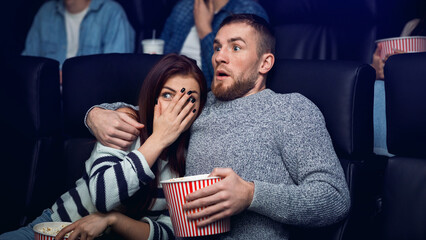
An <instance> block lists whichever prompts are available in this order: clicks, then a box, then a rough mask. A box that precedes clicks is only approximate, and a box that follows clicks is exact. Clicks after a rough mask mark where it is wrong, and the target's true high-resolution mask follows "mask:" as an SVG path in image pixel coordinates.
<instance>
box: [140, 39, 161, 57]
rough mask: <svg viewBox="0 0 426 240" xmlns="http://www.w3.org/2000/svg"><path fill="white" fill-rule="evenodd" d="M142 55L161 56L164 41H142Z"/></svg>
mask: <svg viewBox="0 0 426 240" xmlns="http://www.w3.org/2000/svg"><path fill="white" fill-rule="evenodd" d="M142 48H143V53H145V54H160V55H161V54H163V52H164V50H163V49H164V40H163V39H145V40H142Z"/></svg>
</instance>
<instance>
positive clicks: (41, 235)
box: [33, 222, 71, 240]
mask: <svg viewBox="0 0 426 240" xmlns="http://www.w3.org/2000/svg"><path fill="white" fill-rule="evenodd" d="M69 224H71V223H70V222H43V223H39V224H37V225H35V226H34V227H33V231H34V239H35V240H55V236H56V235H57V234H58V233H59V231H61V229H62V228H64V227H66V226H68V225H69ZM68 235H69V234H67V235H65V237H64V239H68Z"/></svg>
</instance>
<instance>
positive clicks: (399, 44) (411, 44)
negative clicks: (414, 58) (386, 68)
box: [376, 36, 426, 59]
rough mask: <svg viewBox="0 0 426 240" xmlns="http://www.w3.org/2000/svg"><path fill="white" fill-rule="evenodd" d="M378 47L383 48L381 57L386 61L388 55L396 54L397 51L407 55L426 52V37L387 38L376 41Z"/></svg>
mask: <svg viewBox="0 0 426 240" xmlns="http://www.w3.org/2000/svg"><path fill="white" fill-rule="evenodd" d="M376 43H377V46H382V51H381V52H380V57H381V58H382V59H385V58H386V56H387V55H389V54H394V53H395V50H400V51H403V52H406V53H412V52H426V37H422V36H412V37H397V38H385V39H380V40H377V41H376Z"/></svg>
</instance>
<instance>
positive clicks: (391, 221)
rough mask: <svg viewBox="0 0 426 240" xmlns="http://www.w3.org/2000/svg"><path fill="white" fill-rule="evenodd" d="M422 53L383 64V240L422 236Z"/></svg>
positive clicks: (425, 232)
mask: <svg viewBox="0 0 426 240" xmlns="http://www.w3.org/2000/svg"><path fill="white" fill-rule="evenodd" d="M425 64H426V53H410V54H399V55H394V56H392V57H390V58H389V59H388V61H387V62H386V65H385V76H386V82H385V93H386V120H387V144H388V150H389V152H390V153H392V154H394V155H395V156H394V157H391V158H390V159H389V161H388V164H387V167H386V171H385V183H384V186H383V187H384V196H383V229H382V230H383V238H384V239H426V227H425V226H426V204H425V202H426V188H425V183H426V151H425V149H426V94H425V89H426V77H425V76H426V68H425V67H424V66H425Z"/></svg>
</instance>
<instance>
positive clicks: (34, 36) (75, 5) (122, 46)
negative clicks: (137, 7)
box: [22, 0, 135, 65]
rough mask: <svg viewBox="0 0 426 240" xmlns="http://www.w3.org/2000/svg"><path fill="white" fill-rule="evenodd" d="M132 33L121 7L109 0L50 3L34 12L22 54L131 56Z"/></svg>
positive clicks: (62, 58)
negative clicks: (128, 54)
mask: <svg viewBox="0 0 426 240" xmlns="http://www.w3.org/2000/svg"><path fill="white" fill-rule="evenodd" d="M134 39H135V33H134V30H133V28H132V27H131V25H130V23H129V22H128V20H127V16H126V13H125V12H124V10H123V9H122V7H121V6H120V5H119V4H118V3H116V2H114V1H112V0H52V1H48V2H46V3H44V4H43V5H42V7H41V8H40V9H39V11H38V12H37V14H36V16H35V18H34V21H33V24H32V26H31V28H30V31H29V32H28V35H27V38H26V42H25V49H24V51H23V52H22V55H28V56H39V57H47V58H52V59H55V60H57V61H59V62H60V64H61V65H62V64H63V63H64V61H65V59H67V58H71V57H75V56H82V55H91V54H99V53H131V52H133V51H134Z"/></svg>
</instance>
